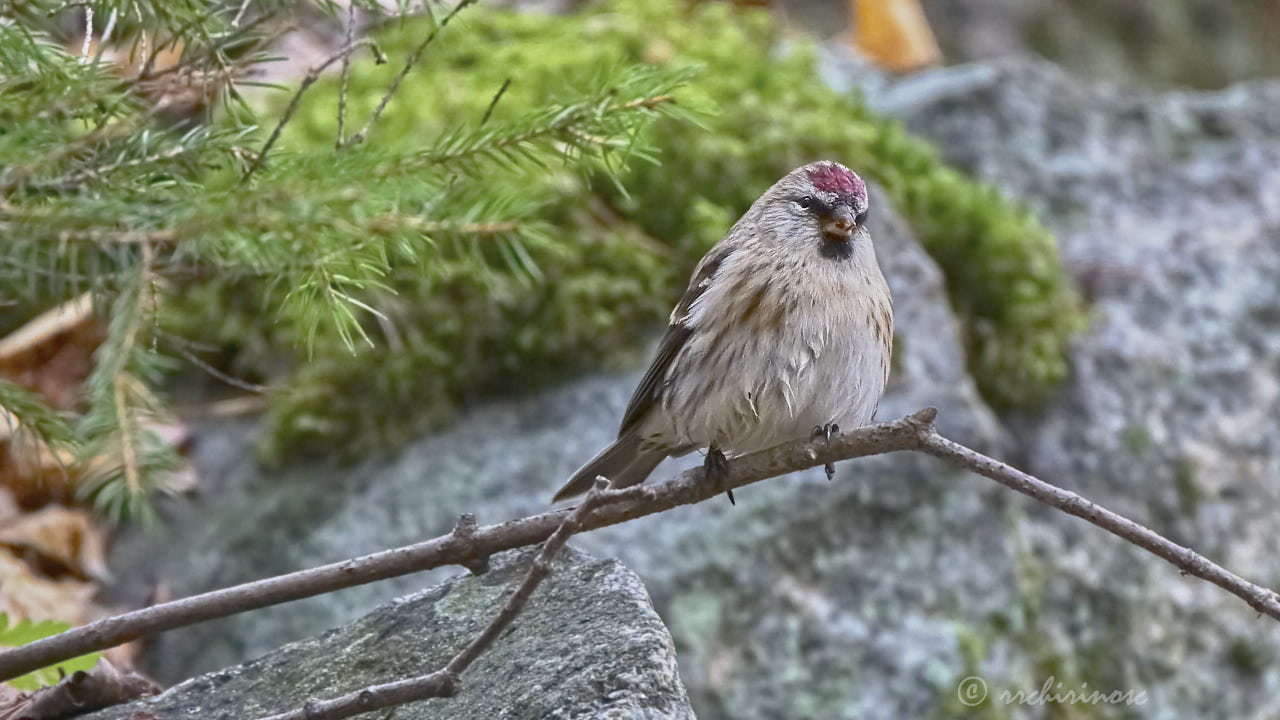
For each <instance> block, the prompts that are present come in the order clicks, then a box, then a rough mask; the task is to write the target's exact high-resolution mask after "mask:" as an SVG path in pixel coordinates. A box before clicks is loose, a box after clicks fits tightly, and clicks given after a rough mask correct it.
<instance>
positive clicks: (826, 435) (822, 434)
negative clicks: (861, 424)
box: [810, 423, 840, 482]
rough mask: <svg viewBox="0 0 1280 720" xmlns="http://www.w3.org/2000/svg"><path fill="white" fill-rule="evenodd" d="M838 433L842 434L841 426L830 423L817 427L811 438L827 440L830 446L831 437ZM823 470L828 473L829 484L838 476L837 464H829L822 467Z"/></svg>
mask: <svg viewBox="0 0 1280 720" xmlns="http://www.w3.org/2000/svg"><path fill="white" fill-rule="evenodd" d="M838 432H840V426H839V425H837V424H835V423H828V424H826V425H819V426H817V427H815V428H814V429H813V434H812V435H811V436H810V437H811V438H812V439H814V440H817V439H818V438H822V439H824V440H826V441H827V443H828V444H830V443H831V436H832V435H835V434H836V433H838ZM822 469H823V470H824V471H825V472H826V473H827V482H831V481H832V480H833V479H834V478H835V476H836V466H835V463H827V464H825V465H823V466H822Z"/></svg>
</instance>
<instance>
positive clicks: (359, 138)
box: [345, 0, 478, 145]
mask: <svg viewBox="0 0 1280 720" xmlns="http://www.w3.org/2000/svg"><path fill="white" fill-rule="evenodd" d="M477 1H478V0H461V1H460V2H459V3H458V4H457V5H454V6H453V9H452V10H450V11H449V14H448V15H445V16H444V19H443V20H441V21H440V24H439V25H436V26H435V27H434V28H432V30H431V33H430V34H429V35H427V37H426V39H425V40H423V41H422V42H420V43H418V47H416V48H414V49H413V52H412V53H410V54H409V57H408V58H407V59H406V60H405V61H404V67H403V68H401V69H400V74H398V75H396V76H395V78H393V79H392V80H391V84H390V85H388V86H387V92H386V94H385V95H383V96H382V100H380V101H379V102H378V107H376V108H374V109H373V114H372V115H370V116H369V119H368V120H367V121H366V122H365V124H364V127H362V128H360V132H358V133H356V134H355V135H352V136H351V139H350V140H348V141H347V142H346V143H345V144H346V145H358V144H360V143H361V142H364V138H365V136H366V135H368V134H369V129H370V128H372V127H373V124H374V123H376V122H378V118H379V117H381V116H382V111H383V110H385V109H386V107H387V103H389V102H391V96H393V95H395V94H396V91H397V90H399V89H400V83H402V82H404V79H405V77H407V76H408V75H409V71H410V70H412V69H413V66H414V65H417V64H418V61H419V60H421V59H422V54H423V53H425V52H426V51H427V48H428V47H430V46H431V43H433V42H435V39H436V36H438V35H439V34H440V32H441V31H443V30H444V29H445V27H446V26H447V25H448V24H449V21H450V20H452V19H453V16H454V15H457V14H458V13H460V12H462V11H463V10H464V9H465V8H466V7H467V6H468V5H475V4H476V2H477Z"/></svg>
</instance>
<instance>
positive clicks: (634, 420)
mask: <svg viewBox="0 0 1280 720" xmlns="http://www.w3.org/2000/svg"><path fill="white" fill-rule="evenodd" d="M732 251H733V248H732V247H724V248H719V249H712V250H711V252H709V253H707V256H706V257H704V258H703V259H702V262H700V263H699V264H698V267H697V268H696V269H695V270H694V271H693V279H692V280H690V281H689V288H688V289H687V290H685V291H684V296H683V297H681V298H680V302H679V303H676V309H675V310H672V311H671V322H670V324H669V325H667V331H666V333H664V334H663V336H662V341H661V342H659V343H658V353H657V355H656V356H655V357H654V358H653V363H652V364H650V365H649V369H648V370H647V371H646V372H645V374H644V377H643V378H641V380H640V385H639V386H638V387H637V388H636V391H635V393H633V394H632V395H631V402H630V403H628V404H627V411H626V413H625V414H623V416H622V427H621V428H619V429H618V437H622V436H623V435H625V434H626V433H627V432H629V431H631V430H633V429H634V428H635V426H636V425H637V424H638V423H639V422H640V420H641V419H643V418H644V416H645V415H646V414H647V413H648V412H649V410H650V409H652V408H653V406H654V404H655V403H657V402H658V398H659V393H660V392H661V390H662V387H663V384H664V382H665V380H666V376H667V371H668V370H670V369H671V363H672V361H674V360H675V358H676V356H677V355H679V354H680V350H681V349H682V348H684V344H685V341H687V340H688V339H689V336H690V335H692V334H693V328H691V327H689V326H687V325H685V324H684V322H683V320H684V318H685V317H686V316H687V315H688V314H689V309H690V308H691V307H693V304H694V303H695V302H697V300H698V298H700V297H702V294H703V293H704V292H706V291H707V288H708V287H709V286H710V285H711V280H712V278H714V277H715V274H716V271H717V270H719V269H720V266H721V265H723V264H724V261H725V259H726V258H728V257H729V255H730V253H731V252H732Z"/></svg>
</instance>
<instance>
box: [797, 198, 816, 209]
mask: <svg viewBox="0 0 1280 720" xmlns="http://www.w3.org/2000/svg"><path fill="white" fill-rule="evenodd" d="M796 204H797V205H799V206H800V207H802V208H804V209H805V210H808V209H810V208H812V207H813V196H812V195H805V196H804V197H802V198H800V199H799V200H797V201H796Z"/></svg>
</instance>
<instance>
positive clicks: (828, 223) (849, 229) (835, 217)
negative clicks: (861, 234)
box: [821, 205, 857, 242]
mask: <svg viewBox="0 0 1280 720" xmlns="http://www.w3.org/2000/svg"><path fill="white" fill-rule="evenodd" d="M821 224H822V234H823V235H826V236H827V239H828V240H830V241H832V242H844V241H847V240H848V239H849V237H850V236H851V235H853V231H854V229H855V228H856V227H857V223H856V222H855V219H854V216H853V210H852V209H851V208H849V207H848V206H846V205H837V206H835V207H834V208H832V209H831V212H830V213H828V214H826V215H824V216H823V218H822V221H821Z"/></svg>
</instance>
